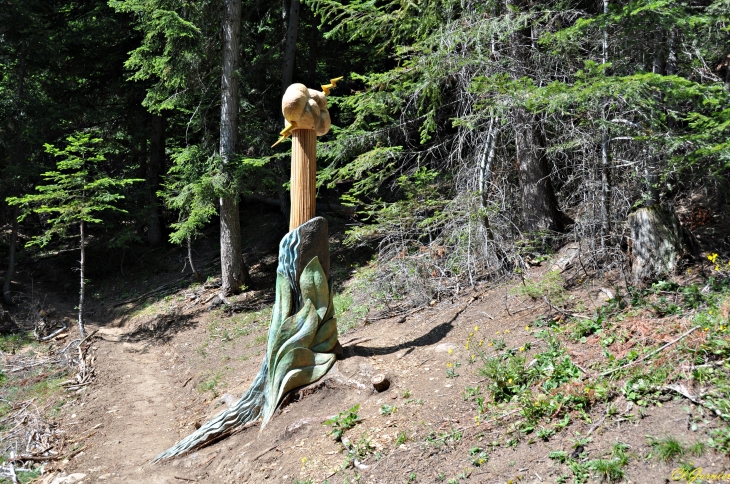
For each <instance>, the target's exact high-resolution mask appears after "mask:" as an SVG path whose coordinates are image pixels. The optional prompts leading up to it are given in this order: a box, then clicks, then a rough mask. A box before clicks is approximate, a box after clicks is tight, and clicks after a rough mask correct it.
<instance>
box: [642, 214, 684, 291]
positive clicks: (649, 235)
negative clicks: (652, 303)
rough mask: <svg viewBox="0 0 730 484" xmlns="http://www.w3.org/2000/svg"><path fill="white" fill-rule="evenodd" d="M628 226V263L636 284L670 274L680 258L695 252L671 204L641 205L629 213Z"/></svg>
mask: <svg viewBox="0 0 730 484" xmlns="http://www.w3.org/2000/svg"><path fill="white" fill-rule="evenodd" d="M629 229H630V230H631V240H630V245H629V263H630V264H631V274H632V276H633V282H634V283H635V284H639V283H642V282H646V281H655V280H657V279H659V278H661V277H666V276H668V275H671V274H672V273H673V272H674V270H675V268H676V267H677V260H678V259H679V258H680V257H681V256H682V255H685V254H689V253H692V252H693V250H692V247H691V245H690V244H689V243H688V240H687V239H688V237H687V236H685V233H684V230H683V229H682V227H681V226H680V224H679V219H678V218H677V215H676V214H675V212H674V210H673V209H672V208H666V207H662V206H661V205H653V206H651V207H644V208H640V209H639V210H637V211H635V212H634V213H632V214H631V215H629Z"/></svg>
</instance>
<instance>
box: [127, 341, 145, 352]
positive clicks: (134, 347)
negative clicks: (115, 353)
mask: <svg viewBox="0 0 730 484" xmlns="http://www.w3.org/2000/svg"><path fill="white" fill-rule="evenodd" d="M149 348H150V344H149V343H146V342H139V343H122V351H124V352H125V353H147V350H149Z"/></svg>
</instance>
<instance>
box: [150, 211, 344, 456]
mask: <svg viewBox="0 0 730 484" xmlns="http://www.w3.org/2000/svg"><path fill="white" fill-rule="evenodd" d="M312 227H315V228H314V230H312ZM322 232H324V234H322ZM312 233H314V236H312ZM302 234H304V235H305V236H302ZM326 236H327V227H326V223H324V221H323V219H321V218H317V219H314V220H312V221H310V222H307V223H306V224H303V225H302V226H301V227H299V228H298V229H296V230H293V231H291V232H289V233H288V234H287V235H286V236H285V237H284V238H283V239H282V241H281V243H280V244H279V267H278V268H277V276H276V300H275V301H274V308H273V312H272V316H271V326H270V328H269V339H268V343H267V346H266V357H265V358H264V361H263V362H262V364H261V368H260V370H259V373H258V375H257V376H256V378H255V379H254V382H253V384H252V385H251V387H250V388H249V389H248V391H247V392H246V393H245V394H244V395H243V397H241V399H240V400H239V401H238V402H236V403H235V404H233V405H231V407H230V408H228V409H226V410H224V411H222V412H221V413H219V414H218V415H216V416H215V417H213V418H212V419H211V420H210V421H208V422H206V423H205V424H204V425H203V426H201V427H200V428H199V429H198V430H196V431H195V432H194V433H192V434H191V435H189V436H187V437H186V438H184V439H183V440H181V441H180V442H178V443H177V444H175V445H174V446H173V447H171V448H169V449H167V450H166V451H165V452H163V453H161V454H160V455H158V456H157V457H156V458H155V459H154V462H157V461H159V460H162V459H167V458H170V457H174V456H176V455H180V454H182V453H184V452H187V451H189V450H191V449H194V448H196V447H200V446H202V445H204V444H206V443H208V442H210V441H212V440H214V439H217V438H219V437H221V436H222V435H225V434H226V433H227V432H229V431H231V430H232V429H234V428H236V427H238V426H241V425H245V424H246V423H249V422H253V421H255V420H257V419H258V418H261V419H262V422H261V427H262V429H263V428H264V427H265V426H266V424H267V423H268V422H269V420H270V419H271V417H272V415H273V414H274V412H275V411H276V409H277V408H278V406H279V403H280V402H281V400H282V398H284V396H285V395H286V394H287V392H289V391H291V390H293V389H295V388H297V387H300V386H303V385H308V384H310V383H314V382H315V381H317V380H319V379H320V378H321V377H322V376H324V374H325V373H327V372H328V371H329V369H330V368H331V367H332V365H333V364H334V362H335V359H336V356H335V354H333V353H332V351H333V350H334V349H335V347H336V346H337V320H336V318H335V317H334V305H333V303H332V297H333V293H332V284H331V281H328V279H327V274H326V273H325V270H324V268H323V267H322V264H321V263H320V258H319V256H315V257H313V258H312V259H311V260H309V262H308V263H307V265H306V266H305V267H304V268H303V269H302V270H301V273H300V274H299V276H298V277H299V280H298V281H296V278H297V268H299V267H301V265H300V259H301V254H303V253H309V252H311V251H309V252H308V249H310V248H311V247H310V246H312V245H313V244H314V243H313V242H312V238H313V237H314V238H317V237H319V242H320V244H321V241H322V240H324V241H325V244H324V245H322V246H320V247H318V248H317V247H316V245H315V249H318V250H319V251H320V253H321V254H322V256H323V257H327V258H328V256H329V254H328V253H322V251H328V250H329V249H328V248H327V247H326V240H327V239H326ZM322 237H324V239H323V238H322ZM315 242H316V240H315ZM315 252H317V250H315Z"/></svg>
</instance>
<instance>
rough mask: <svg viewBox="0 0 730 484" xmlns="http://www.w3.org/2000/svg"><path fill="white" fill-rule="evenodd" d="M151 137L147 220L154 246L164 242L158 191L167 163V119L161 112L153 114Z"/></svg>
mask: <svg viewBox="0 0 730 484" xmlns="http://www.w3.org/2000/svg"><path fill="white" fill-rule="evenodd" d="M151 125H152V133H151V137H150V161H149V163H148V164H147V198H148V200H149V206H148V207H147V210H148V220H147V243H149V245H151V246H152V247H157V246H159V245H160V244H162V224H161V223H160V205H159V202H158V200H157V191H158V190H159V189H160V174H161V173H162V169H163V166H164V164H165V119H164V117H163V116H162V115H161V114H154V115H152V122H151Z"/></svg>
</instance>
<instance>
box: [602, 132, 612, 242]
mask: <svg viewBox="0 0 730 484" xmlns="http://www.w3.org/2000/svg"><path fill="white" fill-rule="evenodd" d="M609 148H610V146H609V136H608V129H607V128H605V127H604V128H601V246H603V245H604V244H605V238H606V236H608V234H609V233H610V232H611V155H610V152H609Z"/></svg>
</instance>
